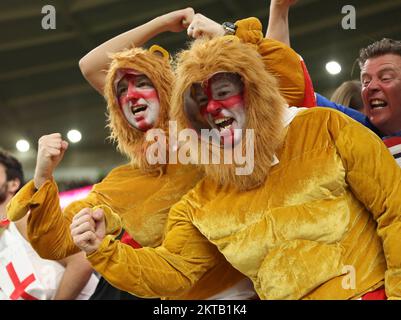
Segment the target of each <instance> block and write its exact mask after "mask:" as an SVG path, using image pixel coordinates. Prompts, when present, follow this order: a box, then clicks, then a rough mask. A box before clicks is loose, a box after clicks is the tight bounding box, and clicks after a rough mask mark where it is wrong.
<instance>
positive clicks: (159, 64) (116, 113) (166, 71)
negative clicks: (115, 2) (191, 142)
mask: <svg viewBox="0 0 401 320" xmlns="http://www.w3.org/2000/svg"><path fill="white" fill-rule="evenodd" d="M111 58H112V62H111V64H110V67H109V70H108V73H107V77H106V84H105V88H104V96H105V99H106V101H107V110H108V112H107V113H108V114H107V115H108V127H109V129H110V138H111V140H112V141H114V142H117V149H118V150H119V151H120V152H121V153H122V154H125V155H126V156H128V158H129V159H130V160H131V163H132V164H133V165H134V166H137V167H139V168H140V169H142V170H144V171H150V172H152V171H158V172H160V170H162V171H164V167H165V165H160V164H157V165H150V164H148V162H147V161H146V156H145V154H146V150H147V147H148V146H149V144H150V142H148V141H146V133H145V132H142V131H140V130H138V129H136V128H134V127H132V126H131V125H130V124H129V123H128V121H127V120H126V118H125V117H124V114H123V112H122V110H121V108H120V106H119V103H118V100H117V98H116V92H115V81H116V77H117V75H118V71H119V70H121V69H134V70H136V71H139V72H141V73H143V74H145V75H146V76H148V77H149V79H150V80H151V81H152V82H153V85H154V86H155V88H156V90H157V93H158V97H159V102H160V111H159V117H158V120H157V121H156V123H155V125H154V127H153V128H160V129H162V130H166V129H167V128H168V113H169V104H170V98H171V86H172V83H173V79H174V77H173V72H172V69H171V65H170V59H169V55H168V53H167V51H165V50H164V49H163V48H161V47H159V46H152V47H151V48H150V49H149V50H145V49H142V48H132V49H125V50H123V51H120V52H118V53H115V54H113V55H111Z"/></svg>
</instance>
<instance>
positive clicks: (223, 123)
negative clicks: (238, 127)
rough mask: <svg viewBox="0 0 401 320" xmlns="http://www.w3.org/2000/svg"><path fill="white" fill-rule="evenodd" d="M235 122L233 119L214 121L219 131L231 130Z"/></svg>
mask: <svg viewBox="0 0 401 320" xmlns="http://www.w3.org/2000/svg"><path fill="white" fill-rule="evenodd" d="M233 122H234V118H231V117H227V118H219V119H216V120H214V124H215V125H216V127H217V128H218V129H219V131H222V130H224V129H230V127H231V125H232V124H233Z"/></svg>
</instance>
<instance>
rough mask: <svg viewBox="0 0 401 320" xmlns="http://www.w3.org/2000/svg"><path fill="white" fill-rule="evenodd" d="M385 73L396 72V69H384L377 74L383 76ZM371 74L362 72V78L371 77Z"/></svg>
mask: <svg viewBox="0 0 401 320" xmlns="http://www.w3.org/2000/svg"><path fill="white" fill-rule="evenodd" d="M385 72H396V70H395V68H394V67H384V68H382V69H379V71H378V72H377V74H380V75H381V74H383V73H385ZM369 75H370V74H369V73H368V72H361V78H362V77H364V76H369Z"/></svg>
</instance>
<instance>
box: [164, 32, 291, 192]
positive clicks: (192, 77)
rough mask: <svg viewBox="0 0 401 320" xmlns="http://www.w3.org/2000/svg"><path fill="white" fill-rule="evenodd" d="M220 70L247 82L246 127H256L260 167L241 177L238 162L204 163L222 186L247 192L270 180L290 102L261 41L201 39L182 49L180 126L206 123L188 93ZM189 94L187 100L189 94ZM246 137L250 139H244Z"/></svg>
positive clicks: (177, 91)
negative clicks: (263, 54)
mask: <svg viewBox="0 0 401 320" xmlns="http://www.w3.org/2000/svg"><path fill="white" fill-rule="evenodd" d="M219 72H230V73H236V74H238V75H239V76H240V77H241V80H242V82H243V85H244V91H243V94H244V104H245V112H246V125H245V128H244V129H253V131H254V136H255V139H254V159H255V166H254V170H253V172H252V174H250V175H248V176H237V175H236V174H235V173H234V170H233V168H232V166H231V167H230V166H229V165H224V164H219V165H211V164H209V165H203V168H204V169H205V171H206V174H207V175H208V176H210V177H211V178H212V179H215V180H217V182H219V183H221V184H223V185H224V184H227V183H228V184H233V185H235V186H237V187H238V188H240V189H241V190H246V189H250V188H254V187H256V186H258V185H260V184H261V183H263V181H264V180H265V178H266V177H267V173H268V171H269V168H270V167H271V165H272V162H273V158H274V154H275V150H276V148H277V147H278V145H279V143H280V142H281V140H282V133H283V124H282V121H281V120H282V114H283V110H284V108H286V101H285V100H284V98H283V97H282V96H281V94H280V92H279V87H278V81H277V80H276V78H275V77H273V76H272V75H271V74H270V73H269V72H268V71H267V70H266V68H265V65H264V62H263V60H262V57H261V56H260V54H259V53H258V51H257V50H256V47H255V45H252V44H246V43H243V42H241V41H240V40H239V39H238V38H237V37H235V36H224V37H219V38H215V39H212V40H206V39H201V40H196V41H195V42H193V44H192V46H191V47H190V49H188V50H185V51H182V52H181V53H180V54H179V55H178V57H177V62H176V81H175V86H174V89H173V94H172V103H171V105H172V110H171V114H172V118H174V119H176V120H177V123H178V128H179V129H184V128H194V129H195V130H197V129H199V128H200V127H201V123H199V122H198V123H196V121H197V120H196V119H200V118H201V116H200V114H199V109H196V107H195V109H194V106H191V104H188V102H187V98H186V97H187V93H188V92H190V90H191V89H190V88H191V86H192V85H193V84H194V83H202V82H204V81H205V80H207V79H209V78H210V76H211V75H213V74H216V73H219ZM184 97H185V98H184ZM243 140H244V139H243Z"/></svg>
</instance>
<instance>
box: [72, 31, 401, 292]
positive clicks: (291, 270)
mask: <svg viewBox="0 0 401 320" xmlns="http://www.w3.org/2000/svg"><path fill="white" fill-rule="evenodd" d="M236 74H238V75H239V79H240V82H241V83H242V86H243V89H241V86H238V87H237V86H236V85H235V78H236V76H235V75H236ZM176 75H177V76H176V82H175V87H174V89H173V93H172V100H171V101H172V102H171V106H172V117H173V118H175V119H177V122H178V126H179V129H183V128H194V129H195V131H196V132H197V134H198V138H199V139H201V135H199V132H200V131H199V129H200V130H201V129H203V128H204V129H208V127H214V128H216V129H217V128H218V129H219V130H220V131H223V130H230V131H231V126H232V125H233V124H234V123H235V122H240V119H241V121H243V123H244V125H243V126H240V127H241V129H251V130H254V131H255V139H254V147H255V157H254V158H255V159H254V162H255V168H254V170H253V171H252V173H250V174H249V175H243V176H239V175H236V174H235V165H233V164H227V163H219V164H215V165H210V164H207V165H202V167H203V168H204V170H205V177H204V178H203V179H202V180H201V181H199V182H198V184H197V185H196V186H195V187H194V188H193V189H192V190H191V191H189V192H188V193H187V194H186V195H185V196H183V197H182V199H181V200H180V201H179V202H177V203H176V204H175V205H174V206H172V208H171V210H170V212H169V216H168V222H167V227H166V235H165V238H164V240H163V243H162V245H161V246H160V247H158V248H156V249H153V248H142V249H140V250H137V251H132V255H131V256H130V259H129V260H124V261H122V263H121V264H120V266H119V268H118V269H117V268H116V267H115V266H113V265H111V263H110V262H111V261H114V260H115V259H118V257H121V256H123V255H125V254H126V253H127V251H128V249H127V248H126V247H124V246H122V245H121V244H119V243H118V241H116V240H115V236H114V235H113V232H112V231H113V230H112V229H111V228H110V227H108V226H110V225H114V226H117V225H118V223H119V221H118V217H117V216H116V215H114V214H112V213H106V215H105V218H106V219H105V220H106V223H105V221H104V220H103V221H100V222H99V224H98V226H97V227H96V230H95V231H94V230H90V228H86V227H85V226H84V225H83V224H82V223H81V221H80V219H79V217H75V218H74V220H73V223H72V225H71V229H72V235H73V238H74V242H75V244H76V245H77V246H79V247H80V248H82V249H83V250H85V251H86V252H87V257H88V259H89V261H90V262H91V264H92V265H93V266H94V268H95V269H96V270H97V271H98V272H100V273H101V274H106V273H107V274H109V278H108V280H109V281H116V277H110V274H112V273H111V272H112V271H113V269H114V274H117V273H119V274H124V275H125V274H127V275H129V277H127V278H125V285H127V286H129V287H130V289H131V290H132V292H135V293H136V294H138V295H141V296H149V295H150V296H152V295H154V294H155V293H156V294H159V295H165V296H169V295H171V294H172V293H174V290H176V289H177V288H185V289H189V288H191V287H192V286H193V285H194V283H195V282H196V280H197V279H199V277H201V276H202V275H203V274H204V273H205V272H207V270H209V269H210V268H213V267H214V266H215V264H216V251H215V249H216V248H217V249H218V250H219V251H220V252H221V253H222V254H223V255H224V256H225V258H226V259H227V261H228V262H229V263H231V264H232V265H233V266H234V267H235V268H236V269H237V270H239V271H240V272H242V273H243V274H245V275H246V276H247V277H249V279H251V280H252V282H253V284H254V287H255V290H256V291H257V293H258V295H259V297H260V298H261V299H353V298H358V297H361V296H363V295H364V294H365V293H366V292H369V291H373V290H375V289H377V288H379V287H381V286H382V285H383V283H384V279H385V285H386V292H387V295H388V296H389V297H391V298H399V297H401V290H400V288H399V285H398V284H399V283H400V280H399V279H400V275H399V274H400V272H399V270H400V269H401V259H400V255H399V243H400V234H399V228H400V223H399V217H400V211H399V208H400V206H401V198H400V197H399V193H400V192H401V170H400V168H399V167H398V166H397V165H396V164H395V163H394V160H393V158H392V157H391V155H390V154H389V152H388V150H387V149H386V147H385V146H384V145H383V143H382V142H381V141H380V139H379V138H378V137H377V136H375V135H374V134H373V133H372V132H371V131H369V130H368V129H366V128H364V127H363V126H361V125H360V124H358V123H356V122H355V121H353V120H352V119H350V118H348V117H346V116H345V115H343V114H341V113H339V112H337V111H335V110H329V109H324V108H311V109H307V110H305V109H299V108H288V105H287V104H286V101H285V99H283V97H282V95H281V94H280V92H279V89H278V88H279V87H278V84H277V81H276V79H275V78H274V77H273V76H272V74H271V73H270V72H268V71H267V70H266V69H265V65H264V63H263V58H262V56H261V55H260V54H259V53H258V52H257V51H256V50H255V46H253V45H252V44H246V43H243V42H241V40H240V39H239V38H237V37H235V36H225V37H220V38H215V39H213V40H205V39H204V40H197V41H195V42H194V43H193V45H192V46H191V48H190V49H189V50H186V51H183V52H182V53H181V54H180V55H179V56H178V60H177V69H176ZM225 81H228V82H227V86H226V87H227V88H231V89H229V90H227V91H225V90H222V91H220V85H223V84H224V83H225ZM200 83H203V84H205V85H204V88H206V90H205V91H204V92H205V96H207V99H206V97H204V96H200V95H198V97H201V98H202V99H199V100H198V102H202V104H201V107H199V106H200V103H198V104H194V103H192V102H193V101H191V100H189V99H188V97H187V93H188V92H194V91H196V90H191V88H193V87H194V86H196V84H200ZM188 90H189V91H188ZM220 94H221V95H220ZM237 94H239V96H240V98H238V100H237V101H236V102H235V103H232V104H231V103H226V102H227V101H228V100H229V99H231V98H232V97H234V96H236V95H237ZM195 96H196V94H195ZM224 104H225V105H224ZM230 107H232V108H231V109H230ZM234 107H235V108H237V109H235V110H237V111H238V113H234V112H233V110H234ZM196 113H199V114H201V115H203V117H204V120H205V121H203V122H202V123H201V122H198V123H194V122H196V121H198V120H197V119H198V118H199V117H197V116H196ZM221 113H223V116H224V120H223V122H226V123H224V124H223V125H222V126H220V127H219V124H220V122H219V121H217V120H216V119H218V117H219V115H221ZM242 117H243V119H242ZM201 125H203V126H204V127H203V128H202V127H201ZM222 127H224V128H222ZM231 136H232V135H231ZM242 140H243V139H242ZM245 143H248V142H247V141H246V142H245ZM233 148H234V146H233ZM226 150H228V151H230V148H229V146H227V145H224V146H223V147H221V148H219V149H217V148H214V149H213V148H212V151H211V152H218V153H219V152H225V151H226ZM372 155H374V156H373V157H372ZM220 159H221V158H220ZM372 177H374V178H375V180H374V181H373V180H370V179H372ZM88 234H89V235H90V236H86V235H88ZM88 239H89V240H90V241H89V240H88ZM361 243H363V244H364V245H363V246H361ZM117 270H118V272H117ZM349 270H353V272H352V274H354V275H356V278H355V279H354V280H355V285H354V286H344V282H346V281H347V280H348V279H349V277H350V276H352V274H350V272H349Z"/></svg>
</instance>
